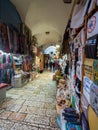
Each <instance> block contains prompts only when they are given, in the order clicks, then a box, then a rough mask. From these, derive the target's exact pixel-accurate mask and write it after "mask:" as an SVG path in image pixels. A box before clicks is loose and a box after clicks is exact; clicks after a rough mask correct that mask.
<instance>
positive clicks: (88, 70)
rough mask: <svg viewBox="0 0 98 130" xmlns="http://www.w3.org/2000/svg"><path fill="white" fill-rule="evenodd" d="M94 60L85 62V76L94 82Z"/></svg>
mask: <svg viewBox="0 0 98 130" xmlns="http://www.w3.org/2000/svg"><path fill="white" fill-rule="evenodd" d="M93 62H94V60H93V59H88V58H86V59H85V61H84V74H85V76H87V77H88V78H90V79H91V80H92V81H94V73H93Z"/></svg>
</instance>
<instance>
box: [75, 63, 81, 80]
mask: <svg viewBox="0 0 98 130" xmlns="http://www.w3.org/2000/svg"><path fill="white" fill-rule="evenodd" d="M76 75H77V77H78V79H79V80H80V81H82V63H81V62H80V61H78V62H77V67H76Z"/></svg>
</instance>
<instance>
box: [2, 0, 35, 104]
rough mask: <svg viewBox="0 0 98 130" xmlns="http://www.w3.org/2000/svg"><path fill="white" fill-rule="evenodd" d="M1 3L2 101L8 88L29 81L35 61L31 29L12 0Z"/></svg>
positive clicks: (19, 85)
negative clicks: (21, 17)
mask: <svg viewBox="0 0 98 130" xmlns="http://www.w3.org/2000/svg"><path fill="white" fill-rule="evenodd" d="M0 5H2V7H3V8H2V7H0V9H1V15H0V102H2V101H3V99H4V98H5V97H6V89H9V88H11V87H21V86H23V85H24V84H25V83H27V82H28V81H29V79H30V78H31V77H32V63H33V62H34V61H33V59H32V57H31V54H32V51H33V50H31V45H32V34H31V30H30V29H29V28H28V27H27V25H25V24H24V23H22V21H21V19H20V16H19V14H18V12H17V10H16V9H15V8H14V7H13V5H12V3H11V2H9V1H6V4H5V3H4V2H3V1H2V0H1V1H0ZM8 9H9V10H8ZM4 12H6V15H5V14H4ZM10 14H12V15H10ZM8 16H10V19H9V17H8ZM14 17H15V19H16V20H14ZM6 18H8V20H7V19H6Z"/></svg>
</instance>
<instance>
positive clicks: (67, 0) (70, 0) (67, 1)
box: [63, 0, 72, 3]
mask: <svg viewBox="0 0 98 130" xmlns="http://www.w3.org/2000/svg"><path fill="white" fill-rule="evenodd" d="M63 2H64V3H71V2H72V0H63Z"/></svg>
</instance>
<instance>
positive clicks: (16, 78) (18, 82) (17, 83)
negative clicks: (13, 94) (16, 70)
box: [11, 75, 22, 87]
mask: <svg viewBox="0 0 98 130" xmlns="http://www.w3.org/2000/svg"><path fill="white" fill-rule="evenodd" d="M11 85H12V86H13V87H21V85H22V82H21V75H15V76H13V78H12V81H11Z"/></svg>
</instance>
